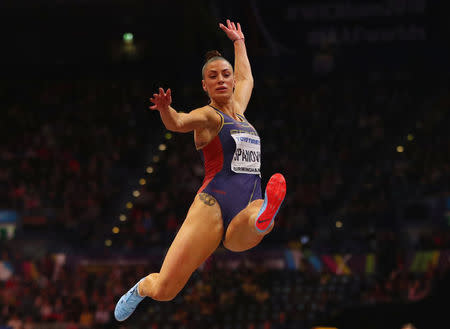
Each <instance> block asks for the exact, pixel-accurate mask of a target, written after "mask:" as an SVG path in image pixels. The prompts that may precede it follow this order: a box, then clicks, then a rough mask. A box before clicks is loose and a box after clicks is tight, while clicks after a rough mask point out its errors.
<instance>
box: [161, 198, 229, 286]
mask: <svg viewBox="0 0 450 329" xmlns="http://www.w3.org/2000/svg"><path fill="white" fill-rule="evenodd" d="M222 235H223V222H222V215H221V211H220V207H219V205H218V203H217V201H216V200H215V199H214V198H212V197H211V196H209V195H208V194H205V193H200V194H198V195H196V197H195V199H194V202H193V203H192V205H191V207H190V209H189V211H188V214H187V216H186V219H185V220H184V222H183V224H182V226H181V228H180V230H179V231H178V233H177V235H176V237H175V239H174V240H173V242H172V245H171V246H170V248H169V250H168V252H167V255H166V257H165V259H164V262H163V264H162V267H161V270H160V272H159V275H158V281H159V282H158V284H162V285H165V286H170V288H171V289H170V290H172V289H173V290H175V291H176V292H178V291H180V290H181V289H182V288H183V287H184V285H185V284H186V282H187V281H188V280H189V277H190V276H191V274H192V273H193V272H194V271H195V270H196V269H197V268H198V267H199V266H200V265H201V264H202V263H203V262H204V261H205V260H206V259H207V258H208V257H209V256H210V255H211V254H212V253H213V252H214V251H215V250H216V249H217V247H218V246H219V244H220V241H221V239H222Z"/></svg>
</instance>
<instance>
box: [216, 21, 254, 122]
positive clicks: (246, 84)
mask: <svg viewBox="0 0 450 329" xmlns="http://www.w3.org/2000/svg"><path fill="white" fill-rule="evenodd" d="M219 27H220V28H221V29H222V30H223V31H224V32H225V33H226V34H227V36H228V38H229V39H230V40H231V41H233V44H234V79H235V81H236V85H235V89H234V99H235V101H236V103H237V104H238V106H239V112H240V114H244V112H245V110H246V108H247V104H248V102H249V101H250V96H251V95H252V90H253V75H252V69H251V67H250V62H249V60H248V56H247V49H246V47H245V38H244V33H242V29H241V25H240V24H239V23H237V27H236V25H235V24H234V22H231V21H230V20H229V19H227V26H225V25H223V24H222V23H220V24H219Z"/></svg>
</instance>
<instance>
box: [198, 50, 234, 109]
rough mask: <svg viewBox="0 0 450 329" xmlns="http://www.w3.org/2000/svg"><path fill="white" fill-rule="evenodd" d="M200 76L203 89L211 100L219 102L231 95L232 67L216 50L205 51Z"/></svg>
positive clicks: (232, 87) (232, 88)
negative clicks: (204, 59)
mask: <svg viewBox="0 0 450 329" xmlns="http://www.w3.org/2000/svg"><path fill="white" fill-rule="evenodd" d="M202 78H203V80H202V86H203V90H204V91H205V92H206V93H207V94H208V95H209V97H210V98H211V99H212V100H217V101H219V102H221V101H224V100H226V99H227V98H229V97H231V96H232V95H233V90H234V74H233V67H232V66H231V64H230V62H228V61H227V60H226V59H225V58H223V57H222V55H221V54H220V53H219V52H218V51H217V50H212V51H208V52H207V53H206V61H205V64H204V65H203V68H202Z"/></svg>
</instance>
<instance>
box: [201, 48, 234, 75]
mask: <svg viewBox="0 0 450 329" xmlns="http://www.w3.org/2000/svg"><path fill="white" fill-rule="evenodd" d="M218 59H221V60H224V61H226V62H228V61H227V60H226V59H225V57H223V56H222V54H221V53H219V51H217V50H210V51H208V52H207V53H206V54H205V64H203V67H202V78H204V77H205V68H206V65H208V64H209V63H211V62H214V61H216V60H218ZM228 64H230V62H228ZM230 66H231V67H233V66H232V65H231V64H230Z"/></svg>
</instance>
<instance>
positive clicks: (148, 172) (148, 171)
mask: <svg viewBox="0 0 450 329" xmlns="http://www.w3.org/2000/svg"><path fill="white" fill-rule="evenodd" d="M152 172H153V167H152V166H149V167H147V174H151V173H152Z"/></svg>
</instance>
